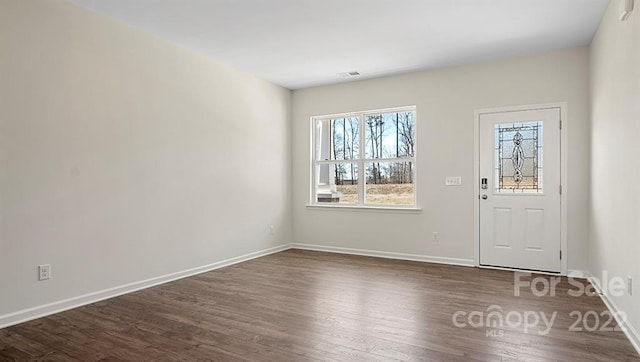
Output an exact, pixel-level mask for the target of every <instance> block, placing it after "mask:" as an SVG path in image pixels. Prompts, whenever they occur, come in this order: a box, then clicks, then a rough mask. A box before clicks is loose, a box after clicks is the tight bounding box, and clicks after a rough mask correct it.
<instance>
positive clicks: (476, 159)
mask: <svg viewBox="0 0 640 362" xmlns="http://www.w3.org/2000/svg"><path fill="white" fill-rule="evenodd" d="M553 108H559V109H560V121H561V125H562V128H561V130H560V185H562V194H561V195H560V251H561V253H562V259H561V260H560V274H561V275H567V265H568V264H567V260H568V259H569V255H568V253H567V215H568V214H567V185H568V182H567V181H568V173H567V157H566V155H567V145H568V142H567V141H568V137H567V135H568V130H569V113H568V111H567V102H555V103H543V104H529V105H522V106H508V107H495V108H482V109H476V110H475V111H474V116H473V146H474V147H473V149H474V152H473V165H474V167H473V184H474V185H475V186H474V187H473V191H474V196H473V215H474V240H475V241H474V246H475V247H474V261H475V266H476V267H479V268H489V269H507V270H517V269H512V268H495V267H486V266H481V265H480V182H479V180H480V116H481V115H483V114H491V113H503V112H518V111H532V110H543V109H553Z"/></svg>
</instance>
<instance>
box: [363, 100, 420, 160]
mask: <svg viewBox="0 0 640 362" xmlns="http://www.w3.org/2000/svg"><path fill="white" fill-rule="evenodd" d="M364 128H365V146H366V148H365V157H366V158H368V159H372V158H397V157H413V156H414V146H415V128H416V127H415V112H413V111H403V112H393V113H380V114H369V115H366V116H365V117H364Z"/></svg>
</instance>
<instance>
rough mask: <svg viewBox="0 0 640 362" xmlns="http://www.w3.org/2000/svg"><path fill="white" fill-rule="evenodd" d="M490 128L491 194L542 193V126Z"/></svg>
mask: <svg viewBox="0 0 640 362" xmlns="http://www.w3.org/2000/svg"><path fill="white" fill-rule="evenodd" d="M494 127H495V132H496V135H495V138H496V140H495V143H496V146H495V177H494V179H495V191H496V192H498V193H516V192H519V193H542V130H543V129H542V122H527V123H500V124H496V125H495V126H494Z"/></svg>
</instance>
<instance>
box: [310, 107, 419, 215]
mask: <svg viewBox="0 0 640 362" xmlns="http://www.w3.org/2000/svg"><path fill="white" fill-rule="evenodd" d="M395 112H413V114H414V132H415V133H414V149H413V153H414V155H413V157H399V158H365V155H366V151H365V147H366V146H365V145H366V137H365V134H366V128H365V122H364V120H365V118H366V116H368V115H374V114H381V113H395ZM349 117H356V118H357V119H358V132H359V154H358V156H359V157H358V158H355V159H348V160H319V159H317V155H318V153H317V142H318V140H317V136H316V135H317V133H316V132H315V127H316V122H317V121H325V120H330V119H338V118H349ZM310 125H311V127H310V128H311V134H310V135H311V137H310V139H311V142H310V144H311V162H310V165H311V174H310V176H311V177H310V178H311V179H310V181H311V182H310V200H309V204H308V205H307V206H309V207H318V208H341V209H381V210H401V211H402V210H404V211H420V208H419V207H418V169H419V167H418V166H417V156H418V144H419V141H418V112H417V109H416V106H404V107H396V108H385V109H376V110H369V111H360V112H349V113H338V114H330V115H323V116H314V117H311V119H310ZM367 162H411V163H412V164H413V204H412V205H376V204H373V205H372V204H366V203H365V187H366V177H365V164H366V163H367ZM353 163H355V164H357V165H358V203H357V204H337V203H330V202H318V201H317V200H318V198H317V190H318V189H317V184H318V177H319V175H318V172H317V170H318V166H319V165H322V164H329V165H334V164H353Z"/></svg>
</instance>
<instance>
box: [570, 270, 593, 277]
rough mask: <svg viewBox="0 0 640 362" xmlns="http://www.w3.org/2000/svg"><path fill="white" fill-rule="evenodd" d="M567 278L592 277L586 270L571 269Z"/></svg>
mask: <svg viewBox="0 0 640 362" xmlns="http://www.w3.org/2000/svg"><path fill="white" fill-rule="evenodd" d="M567 277H573V278H580V279H589V278H591V277H592V275H591V273H589V272H588V271H586V270H578V269H569V272H568V273H567Z"/></svg>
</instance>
